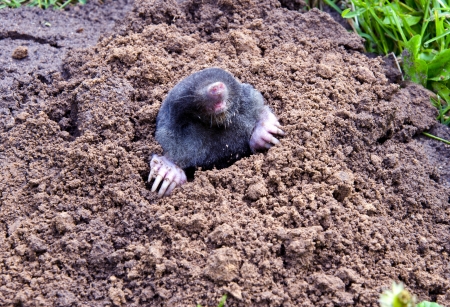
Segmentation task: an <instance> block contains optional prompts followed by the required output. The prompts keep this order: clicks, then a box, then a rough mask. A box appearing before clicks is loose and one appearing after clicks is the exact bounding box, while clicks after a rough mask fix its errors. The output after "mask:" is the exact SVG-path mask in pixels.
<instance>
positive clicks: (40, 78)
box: [37, 75, 53, 84]
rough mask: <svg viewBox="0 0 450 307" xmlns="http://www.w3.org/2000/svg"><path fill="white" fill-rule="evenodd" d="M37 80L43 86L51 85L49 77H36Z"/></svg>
mask: <svg viewBox="0 0 450 307" xmlns="http://www.w3.org/2000/svg"><path fill="white" fill-rule="evenodd" d="M37 78H38V79H39V81H41V82H42V83H45V84H51V83H52V82H53V80H52V78H51V77H50V76H43V75H37Z"/></svg>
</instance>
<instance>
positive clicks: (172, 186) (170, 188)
mask: <svg viewBox="0 0 450 307" xmlns="http://www.w3.org/2000/svg"><path fill="white" fill-rule="evenodd" d="M176 186H177V183H176V182H175V181H172V183H171V184H170V186H169V188H168V189H167V191H166V195H169V194H170V193H172V191H173V189H175V187H176Z"/></svg>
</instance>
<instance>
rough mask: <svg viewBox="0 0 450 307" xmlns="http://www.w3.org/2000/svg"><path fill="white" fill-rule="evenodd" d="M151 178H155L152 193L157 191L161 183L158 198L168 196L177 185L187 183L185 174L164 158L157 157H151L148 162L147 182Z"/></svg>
mask: <svg viewBox="0 0 450 307" xmlns="http://www.w3.org/2000/svg"><path fill="white" fill-rule="evenodd" d="M153 178H155V181H154V182H153V186H152V192H155V191H156V190H157V189H158V186H159V184H160V183H161V181H162V184H161V187H160V189H159V191H158V196H160V197H161V196H167V195H169V194H170V193H171V192H172V190H173V189H174V188H175V187H176V186H177V185H182V184H184V183H185V182H186V181H187V179H186V174H185V173H184V171H183V170H182V169H181V168H179V167H178V166H177V165H176V164H175V163H173V162H172V161H170V160H169V159H167V158H166V157H164V156H163V157H160V156H158V155H153V157H152V160H151V161H150V174H149V175H148V182H150V181H151V180H152V179H153Z"/></svg>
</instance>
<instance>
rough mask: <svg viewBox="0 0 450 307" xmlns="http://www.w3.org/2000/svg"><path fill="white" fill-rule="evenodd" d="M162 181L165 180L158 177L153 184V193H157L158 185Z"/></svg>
mask: <svg viewBox="0 0 450 307" xmlns="http://www.w3.org/2000/svg"><path fill="white" fill-rule="evenodd" d="M162 179H163V178H162V176H161V175H158V176H157V177H156V179H155V182H154V183H153V186H152V192H155V191H156V189H157V188H158V185H159V183H160V182H161V180H162Z"/></svg>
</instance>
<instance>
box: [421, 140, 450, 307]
mask: <svg viewBox="0 0 450 307" xmlns="http://www.w3.org/2000/svg"><path fill="white" fill-rule="evenodd" d="M422 134H423V135H425V136H427V137H429V138H432V139H434V140H437V141H441V142H443V143H445V144H448V145H450V141H448V140H446V139H443V138H440V137H438V136H435V135H432V134H430V133H427V132H422ZM422 303H424V302H422ZM422 303H420V304H419V305H417V306H418V307H419V306H422V307H440V305H438V304H436V303H434V305H422ZM426 303H429V302H426Z"/></svg>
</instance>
